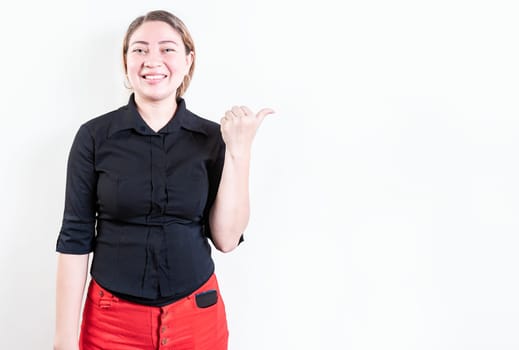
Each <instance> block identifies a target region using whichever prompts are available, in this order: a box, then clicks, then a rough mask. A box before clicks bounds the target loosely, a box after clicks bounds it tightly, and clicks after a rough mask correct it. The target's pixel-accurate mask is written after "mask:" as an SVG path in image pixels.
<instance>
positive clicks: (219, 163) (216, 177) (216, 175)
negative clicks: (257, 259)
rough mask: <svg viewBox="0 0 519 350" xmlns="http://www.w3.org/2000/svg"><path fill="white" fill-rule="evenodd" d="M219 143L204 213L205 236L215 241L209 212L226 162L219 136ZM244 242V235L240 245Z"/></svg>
mask: <svg viewBox="0 0 519 350" xmlns="http://www.w3.org/2000/svg"><path fill="white" fill-rule="evenodd" d="M218 139H219V142H218V143H217V147H216V156H215V158H214V162H213V164H212V165H211V166H210V167H209V171H208V173H209V196H208V198H207V204H206V208H205V211H204V216H205V225H204V229H205V235H206V236H207V237H208V238H209V239H211V241H212V240H213V237H212V232H211V226H210V225H209V212H210V211H211V208H212V206H213V204H214V201H215V199H216V195H217V194H218V187H219V186H220V180H221V178H222V171H223V164H224V162H225V142H224V141H223V139H222V138H221V135H220V134H219V138H218ZM243 241H244V238H243V234H242V235H241V236H240V240H239V242H238V244H240V243H241V242H243Z"/></svg>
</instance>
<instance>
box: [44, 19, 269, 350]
mask: <svg viewBox="0 0 519 350" xmlns="http://www.w3.org/2000/svg"><path fill="white" fill-rule="evenodd" d="M195 58H196V54H195V48H194V44H193V39H192V38H191V35H190V34H189V32H188V30H187V28H186V26H185V25H184V23H183V22H182V21H181V20H180V19H179V18H177V17H175V16H174V15H173V14H171V13H169V12H166V11H152V12H149V13H147V14H146V15H145V16H141V17H138V18H136V19H135V20H134V21H133V22H132V23H131V24H130V26H129V28H128V31H127V32H126V35H125V38H124V41H123V62H124V70H125V72H126V76H127V83H128V84H129V85H130V88H131V89H132V91H133V93H132V95H131V96H130V99H129V102H128V104H127V105H126V106H123V107H121V108H119V109H117V110H114V111H112V112H109V113H107V114H105V115H102V116H100V117H97V118H94V119H92V120H90V121H88V122H86V123H85V124H83V125H82V126H81V127H80V128H79V131H78V132H77V135H76V137H75V139H74V142H73V145H72V147H71V151H70V155H69V160H68V168H67V188H66V199H65V211H64V217H63V225H62V228H61V231H60V234H59V237H58V240H57V248H56V250H57V252H58V253H59V254H58V271H57V292H56V302H57V304H56V305H57V307H56V334H55V344H54V349H56V350H71V349H88V350H95V349H111V350H125V349H140V350H143V349H211V350H220V349H227V338H228V331H227V321H226V317H225V307H224V304H223V301H222V298H221V295H220V291H219V289H218V283H217V280H216V277H215V275H214V263H213V260H212V258H211V249H210V246H209V243H208V239H210V240H211V241H212V242H213V244H214V246H215V247H216V248H217V249H218V250H221V251H222V252H229V251H231V250H232V249H234V248H235V247H236V246H237V245H238V244H239V243H240V242H241V240H242V233H243V231H244V230H245V228H246V226H247V223H248V219H249V190H248V180H249V162H250V153H251V144H252V141H253V138H254V136H255V133H256V130H257V128H258V127H259V125H260V124H261V122H262V121H263V119H264V118H265V117H266V116H267V115H268V114H271V113H273V111H272V110H271V109H268V108H265V109H262V110H261V111H259V112H258V113H257V114H255V113H253V112H252V111H251V110H250V109H249V108H247V107H245V106H240V107H238V106H235V107H232V108H231V109H230V110H229V111H227V112H225V114H224V117H223V118H222V119H221V123H220V125H218V124H217V123H214V122H212V121H209V120H206V119H203V118H201V117H199V116H197V115H195V114H193V113H192V112H190V111H189V110H188V109H187V108H186V103H185V101H184V100H183V99H182V95H183V93H184V92H185V91H186V89H187V88H188V86H189V83H190V81H191V77H192V75H193V71H194V67H195ZM91 252H93V260H92V267H91V271H90V273H91V277H92V279H91V282H90V285H89V287H88V294H87V298H86V302H85V305H84V310H83V317H82V325H81V334H80V335H79V337H78V328H79V327H78V325H79V318H80V310H81V302H82V296H83V292H84V288H85V283H86V277H87V266H88V259H89V253H91ZM78 338H79V341H78Z"/></svg>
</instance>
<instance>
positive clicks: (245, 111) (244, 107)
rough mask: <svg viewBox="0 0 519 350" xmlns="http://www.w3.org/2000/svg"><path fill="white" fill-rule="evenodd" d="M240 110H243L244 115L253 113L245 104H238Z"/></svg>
mask: <svg viewBox="0 0 519 350" xmlns="http://www.w3.org/2000/svg"><path fill="white" fill-rule="evenodd" d="M240 108H241V110H242V111H243V113H245V115H251V116H252V115H254V113H253V112H252V111H251V110H250V108H249V107H247V106H240Z"/></svg>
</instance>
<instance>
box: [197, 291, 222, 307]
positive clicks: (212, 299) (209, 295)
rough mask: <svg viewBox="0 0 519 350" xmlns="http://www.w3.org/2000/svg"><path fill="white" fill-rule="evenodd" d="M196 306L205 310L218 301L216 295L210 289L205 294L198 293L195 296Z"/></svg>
mask: <svg viewBox="0 0 519 350" xmlns="http://www.w3.org/2000/svg"><path fill="white" fill-rule="evenodd" d="M195 300H196V306H198V307H199V308H202V309H203V308H206V307H209V306H211V305H214V304H216V302H217V301H218V293H217V292H216V290H214V289H211V290H208V291H206V292H202V293H198V294H197V295H195Z"/></svg>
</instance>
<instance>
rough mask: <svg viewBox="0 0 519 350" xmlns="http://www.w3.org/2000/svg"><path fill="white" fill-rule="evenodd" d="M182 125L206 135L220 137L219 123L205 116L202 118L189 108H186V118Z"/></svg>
mask: <svg viewBox="0 0 519 350" xmlns="http://www.w3.org/2000/svg"><path fill="white" fill-rule="evenodd" d="M183 126H184V127H185V128H187V129H190V130H192V131H197V132H200V133H203V134H205V135H206V136H208V137H211V138H213V137H216V138H218V137H220V136H221V133H220V124H218V123H217V122H215V121H212V120H210V119H207V118H203V117H201V116H199V115H197V114H195V113H193V112H191V111H189V110H186V118H185V120H184V123H183Z"/></svg>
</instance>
